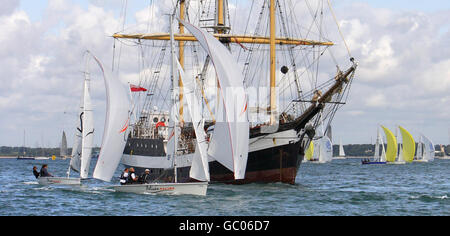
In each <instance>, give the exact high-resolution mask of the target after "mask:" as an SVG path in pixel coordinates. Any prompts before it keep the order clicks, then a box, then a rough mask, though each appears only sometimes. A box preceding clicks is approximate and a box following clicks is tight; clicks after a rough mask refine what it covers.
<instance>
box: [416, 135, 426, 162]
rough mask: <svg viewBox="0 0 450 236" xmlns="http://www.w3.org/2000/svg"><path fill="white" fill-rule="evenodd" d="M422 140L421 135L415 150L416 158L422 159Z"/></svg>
mask: <svg viewBox="0 0 450 236" xmlns="http://www.w3.org/2000/svg"><path fill="white" fill-rule="evenodd" d="M422 146H423V142H422V136H420V138H419V142H418V143H417V151H416V160H424V157H425V156H424V153H423V149H422Z"/></svg>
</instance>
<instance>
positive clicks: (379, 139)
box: [373, 128, 383, 161]
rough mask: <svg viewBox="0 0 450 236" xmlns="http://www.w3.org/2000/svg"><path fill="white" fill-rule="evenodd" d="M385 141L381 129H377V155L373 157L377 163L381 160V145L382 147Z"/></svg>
mask: <svg viewBox="0 0 450 236" xmlns="http://www.w3.org/2000/svg"><path fill="white" fill-rule="evenodd" d="M382 143H383V140H382V139H381V134H380V129H378V128H377V141H376V143H375V154H374V155H373V159H374V160H375V161H379V160H381V156H380V145H382Z"/></svg>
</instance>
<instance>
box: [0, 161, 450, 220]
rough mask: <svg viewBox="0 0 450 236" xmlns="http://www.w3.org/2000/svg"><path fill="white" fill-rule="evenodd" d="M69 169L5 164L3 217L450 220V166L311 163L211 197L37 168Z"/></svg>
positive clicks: (0, 168) (216, 188)
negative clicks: (126, 189) (46, 182)
mask: <svg viewBox="0 0 450 236" xmlns="http://www.w3.org/2000/svg"><path fill="white" fill-rule="evenodd" d="M68 162H69V160H56V161H52V160H46V161H23V160H22V161H18V160H15V159H9V160H5V159H0V206H1V207H0V215H3V216H5V215H90V216H96V215H119V216H120V215H146V216H147V215H149V216H154V215H156V216H166V215H177V216H191V215H196V216H202V215H208V216H222V215H225V216H249V215H250V216H274V215H275V216H277V215H282V216H296V215H450V199H449V196H450V160H435V161H434V162H432V163H412V164H407V165H381V166H377V165H364V166H363V165H361V164H360V160H359V159H348V160H334V161H333V162H332V163H329V164H308V163H306V164H303V165H302V166H301V168H300V172H299V174H298V176H297V182H298V184H297V185H285V184H250V185H242V186H230V185H222V184H217V185H210V187H209V189H208V194H207V196H206V197H198V196H165V195H137V194H127V193H115V192H113V191H111V190H109V189H108V188H107V186H108V185H110V184H108V183H103V182H100V181H97V180H88V181H87V182H85V183H84V184H83V186H81V187H62V186H59V187H56V186H40V185H38V184H37V182H36V180H35V179H34V176H33V175H32V167H33V166H34V165H35V166H37V167H38V169H40V166H41V165H42V164H43V163H47V164H49V171H50V172H51V173H52V174H54V175H55V176H65V173H66V171H67V167H68ZM93 165H94V163H93V164H92V165H91V166H93ZM119 169H122V168H119ZM119 174H120V173H119V171H118V172H117V173H116V179H115V181H116V183H117V180H118V176H119Z"/></svg>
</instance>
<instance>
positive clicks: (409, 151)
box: [399, 126, 416, 162]
mask: <svg viewBox="0 0 450 236" xmlns="http://www.w3.org/2000/svg"><path fill="white" fill-rule="evenodd" d="M399 128H400V133H402V141H403V159H404V160H405V161H406V162H412V161H413V159H414V154H415V152H416V142H415V141H414V138H413V136H412V135H411V134H410V133H409V132H408V131H407V130H406V129H404V128H403V127H401V126H399Z"/></svg>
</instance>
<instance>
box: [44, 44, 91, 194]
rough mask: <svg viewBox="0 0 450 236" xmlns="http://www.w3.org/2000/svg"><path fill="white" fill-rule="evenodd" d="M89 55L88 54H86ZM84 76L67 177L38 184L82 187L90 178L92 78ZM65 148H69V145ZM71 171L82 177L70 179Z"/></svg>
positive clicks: (52, 178)
mask: <svg viewBox="0 0 450 236" xmlns="http://www.w3.org/2000/svg"><path fill="white" fill-rule="evenodd" d="M88 53H89V52H86V54H88ZM87 65H88V57H86V70H87ZM84 75H85V78H84V82H83V96H81V101H80V109H79V113H78V122H79V123H78V124H77V128H76V133H75V139H74V145H73V148H72V158H71V160H70V164H69V168H68V171H67V177H39V178H38V182H39V184H41V185H81V180H82V179H87V178H88V174H89V166H90V163H91V154H92V147H93V142H94V118H93V109H92V102H91V94H90V77H89V73H88V72H85V73H84ZM63 139H65V133H63ZM65 146H66V148H67V144H65ZM61 155H63V154H61ZM71 170H74V171H75V172H79V173H80V177H79V178H72V177H70V171H71Z"/></svg>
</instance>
